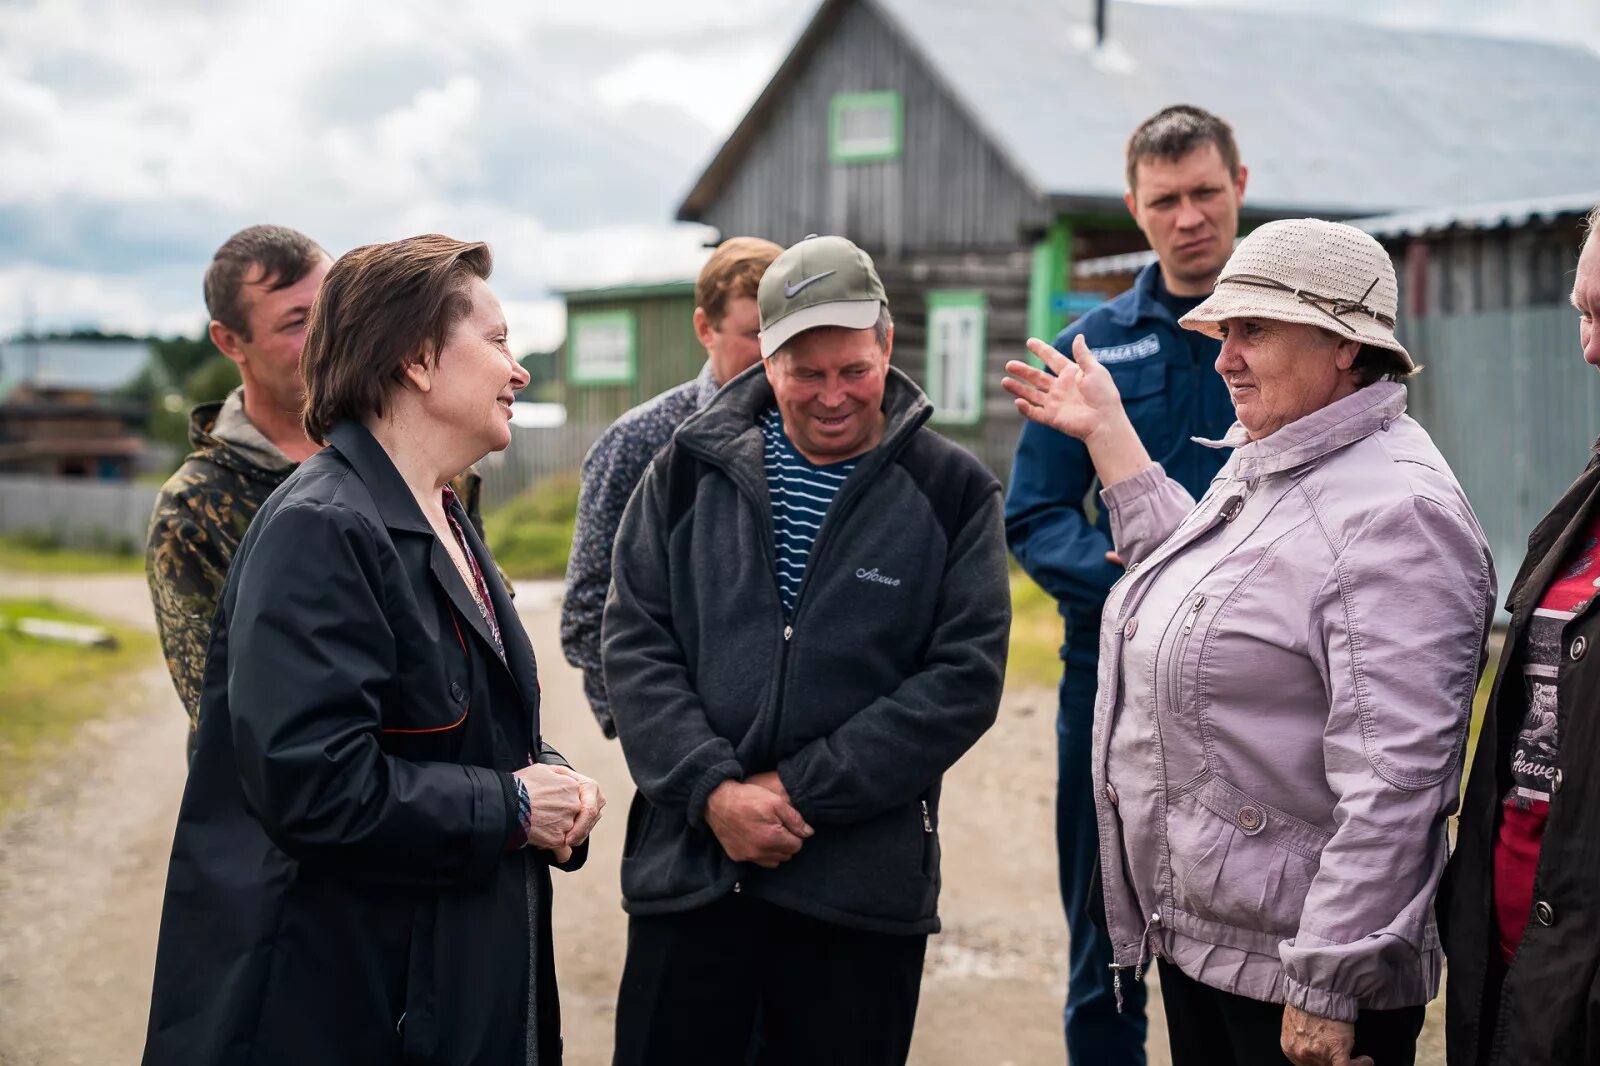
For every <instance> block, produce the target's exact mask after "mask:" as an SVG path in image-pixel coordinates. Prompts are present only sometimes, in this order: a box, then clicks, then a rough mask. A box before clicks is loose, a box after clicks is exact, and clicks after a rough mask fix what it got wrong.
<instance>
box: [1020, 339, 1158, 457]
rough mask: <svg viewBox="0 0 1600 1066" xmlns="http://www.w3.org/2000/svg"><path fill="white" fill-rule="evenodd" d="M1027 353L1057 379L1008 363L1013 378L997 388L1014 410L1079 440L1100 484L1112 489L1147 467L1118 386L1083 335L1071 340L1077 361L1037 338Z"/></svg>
mask: <svg viewBox="0 0 1600 1066" xmlns="http://www.w3.org/2000/svg"><path fill="white" fill-rule="evenodd" d="M1028 351H1030V352H1032V353H1033V354H1034V355H1037V356H1038V357H1039V358H1040V359H1042V360H1044V365H1045V366H1047V367H1049V368H1050V369H1051V370H1053V371H1055V376H1053V377H1052V376H1051V375H1050V374H1046V373H1045V372H1044V371H1043V370H1040V369H1039V368H1038V367H1036V366H1030V365H1028V364H1027V363H1023V362H1018V361H1017V360H1015V359H1013V360H1012V361H1011V362H1009V363H1007V364H1006V373H1008V374H1010V375H1012V376H1011V377H1008V378H1006V379H1005V380H1003V381H1002V382H1001V384H1002V385H1004V386H1005V390H1006V391H1007V392H1009V393H1010V394H1011V395H1013V396H1015V397H1016V398H1017V401H1016V402H1017V410H1018V411H1021V412H1022V415H1023V417H1024V418H1027V419H1028V420H1030V421H1033V422H1038V423H1039V424H1040V425H1043V426H1049V427H1050V428H1051V429H1055V430H1060V431H1061V432H1062V433H1065V434H1067V435H1068V436H1070V437H1076V438H1078V439H1079V440H1081V441H1083V443H1084V444H1085V445H1087V446H1088V448H1089V459H1090V461H1091V462H1093V463H1094V472H1095V474H1096V475H1097V476H1098V477H1099V478H1100V484H1101V485H1103V486H1107V487H1109V486H1111V485H1115V484H1116V483H1117V482H1119V481H1122V480H1123V479H1125V478H1130V477H1132V476H1133V475H1135V474H1137V473H1139V472H1140V471H1141V470H1143V469H1145V467H1147V466H1149V465H1150V461H1151V460H1150V453H1149V452H1147V451H1145V450H1144V444H1143V443H1142V442H1141V441H1140V440H1139V434H1138V433H1137V432H1135V431H1134V428H1133V423H1132V422H1130V421H1128V413H1127V412H1126V411H1124V410H1123V409H1122V396H1121V394H1119V393H1118V392H1117V383H1116V382H1115V381H1112V380H1111V372H1110V371H1109V370H1107V369H1106V368H1105V367H1103V366H1101V365H1100V364H1099V363H1098V362H1096V361H1095V357H1094V354H1093V353H1091V352H1090V351H1089V342H1088V341H1086V340H1084V339H1083V335H1082V334H1081V333H1080V334H1079V335H1078V336H1076V337H1074V338H1072V355H1073V358H1075V359H1076V360H1077V362H1076V363H1074V362H1072V361H1071V360H1068V359H1067V357H1066V356H1064V355H1062V354H1061V353H1060V352H1058V351H1056V350H1055V349H1054V348H1052V347H1050V346H1049V345H1048V344H1046V343H1045V342H1044V341H1042V340H1039V339H1038V338H1037V337H1033V338H1030V339H1029V341H1028Z"/></svg>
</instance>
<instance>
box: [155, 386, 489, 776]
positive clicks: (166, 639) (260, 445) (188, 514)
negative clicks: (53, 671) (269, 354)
mask: <svg viewBox="0 0 1600 1066" xmlns="http://www.w3.org/2000/svg"><path fill="white" fill-rule="evenodd" d="M189 443H190V445H191V446H192V447H193V448H194V451H193V452H191V453H190V454H189V456H188V458H186V459H185V460H184V462H183V465H182V466H180V467H179V468H178V470H177V472H176V473H175V474H173V475H172V476H171V477H170V478H168V479H167V481H166V483H165V484H164V485H162V486H161V491H160V492H159V493H158V494H157V495H156V504H155V510H154V511H153V512H152V513H151V515H150V535H149V539H148V542H147V544H146V547H145V575H146V577H147V578H148V580H149V582H150V598H151V599H152V600H153V601H154V603H155V612H156V629H157V631H158V632H159V633H160V636H161V650H162V653H163V654H164V655H165V656H166V659H167V670H168V672H170V673H171V674H172V683H173V685H174V686H176V687H177V690H178V696H179V697H180V698H181V699H182V700H183V706H184V710H186V711H187V712H188V714H189V742H190V746H191V750H192V748H193V743H194V731H195V727H196V726H197V725H198V723H199V715H200V675H201V671H202V670H203V669H204V667H205V658H206V645H207V643H208V642H209V641H210V639H211V616H212V615H213V614H215V613H216V609H217V600H218V599H219V598H220V597H221V596H222V585H223V582H224V581H226V580H227V577H228V568H229V566H231V565H232V563H233V556H234V553H235V552H236V551H238V550H239V542H240V541H241V540H243V539H244V534H245V530H247V529H248V528H250V521H251V519H253V518H255V515H256V511H258V510H259V509H260V508H261V505H262V504H263V503H265V502H266V500H267V497H268V496H270V495H272V491H273V490H274V489H276V488H277V487H278V486H279V485H281V484H282V483H283V481H284V479H285V478H287V477H288V476H289V475H290V474H291V473H293V472H294V469H295V466H296V464H295V463H293V462H291V461H290V460H289V458H288V457H287V456H286V455H284V454H283V453H282V452H281V451H279V450H278V449H277V447H276V446H274V445H273V443H272V442H271V441H269V440H268V439H267V438H266V436H264V435H263V434H262V432H261V431H260V430H258V429H257V428H256V427H255V425H254V424H253V423H251V421H250V419H249V418H247V417H245V413H244V390H243V389H242V388H236V389H234V390H233V392H232V393H230V394H229V396H228V398H227V399H226V400H224V401H222V402H221V403H207V404H201V405H200V406H198V407H196V408H195V409H194V412H193V413H192V414H191V415H190V417H189ZM451 484H452V487H454V489H455V490H456V495H457V496H459V497H460V499H461V504H462V506H463V507H465V508H466V511H467V515H468V517H469V518H470V519H471V520H472V524H473V526H474V527H475V528H476V529H477V531H478V534H479V536H482V534H483V520H482V516H481V515H480V513H479V503H480V499H479V497H480V496H481V490H482V479H480V478H479V477H478V475H477V474H476V473H474V472H473V471H470V470H469V471H467V472H466V473H464V474H462V475H461V476H460V477H458V478H456V479H455V481H453V482H452V483H451Z"/></svg>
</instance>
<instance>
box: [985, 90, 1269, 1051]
mask: <svg viewBox="0 0 1600 1066" xmlns="http://www.w3.org/2000/svg"><path fill="white" fill-rule="evenodd" d="M1127 159H1128V164H1127V183H1128V189H1127V192H1126V193H1125V194H1124V197H1123V198H1124V200H1125V201H1126V203H1127V205H1128V211H1129V213H1130V214H1132V215H1133V218H1134V221H1135V222H1137V223H1138V225H1139V228H1140V229H1141V230H1143V231H1144V235H1145V237H1146V239H1148V240H1149V242H1150V247H1151V248H1153V249H1155V252H1156V255H1157V258H1158V262H1155V263H1152V264H1151V265H1149V266H1147V267H1145V269H1144V270H1143V271H1142V272H1141V273H1140V274H1139V277H1138V280H1137V281H1135V282H1134V286H1133V288H1132V289H1129V290H1128V291H1127V292H1125V293H1123V294H1122V295H1120V296H1118V297H1117V298H1116V299H1114V300H1111V301H1110V302H1108V303H1106V304H1103V305H1101V306H1099V307H1097V308H1095V309H1094V310H1093V311H1090V312H1089V313H1088V314H1086V315H1084V316H1083V317H1082V318H1080V319H1078V320H1077V321H1076V322H1074V323H1073V324H1072V325H1071V326H1069V327H1068V328H1067V329H1066V330H1064V331H1062V333H1061V335H1060V336H1058V337H1057V338H1056V340H1055V346H1056V348H1057V349H1058V350H1060V351H1061V352H1063V353H1070V352H1071V351H1072V341H1073V338H1074V337H1076V336H1078V335H1079V334H1080V333H1081V334H1082V335H1083V336H1084V339H1085V340H1087V341H1088V343H1089V347H1090V348H1091V349H1093V350H1094V352H1095V357H1096V358H1097V359H1099V360H1100V362H1101V363H1103V364H1105V367H1106V369H1108V370H1110V371H1111V374H1112V376H1113V377H1114V378H1115V379H1116V382H1117V388H1118V390H1119V391H1120V392H1121V394H1122V402H1123V405H1124V406H1125V407H1126V408H1127V411H1128V415H1129V417H1130V418H1131V419H1132V420H1133V425H1134V427H1135V428H1136V429H1137V430H1138V431H1139V436H1140V438H1141V439H1142V440H1143V441H1144V445H1145V447H1146V448H1147V449H1149V451H1150V454H1151V456H1152V457H1154V458H1155V459H1156V460H1157V461H1159V462H1160V463H1161V464H1162V465H1163V466H1165V467H1166V471H1167V473H1168V474H1170V475H1171V476H1172V477H1175V478H1177V479H1178V480H1179V481H1181V482H1182V483H1183V485H1184V487H1185V488H1187V489H1188V490H1189V491H1190V492H1191V493H1193V494H1194V495H1195V497H1196V498H1197V499H1198V498H1199V496H1200V494H1201V493H1202V492H1204V491H1205V488H1206V486H1207V485H1208V484H1210V482H1211V479H1212V477H1213V475H1215V474H1216V472H1217V470H1218V469H1220V468H1221V466H1222V463H1223V461H1224V460H1225V459H1226V458H1227V453H1226V452H1225V451H1222V450H1220V449H1216V450H1214V449H1211V448H1205V447H1201V446H1200V445H1197V444H1194V443H1193V442H1192V441H1191V440H1190V438H1191V437H1196V436H1200V437H1207V438H1212V439H1215V438H1220V437H1221V436H1222V435H1223V434H1224V433H1225V432H1226V431H1227V429H1228V427H1229V426H1231V425H1232V424H1233V405H1232V403H1231V402H1230V401H1229V399H1228V390H1227V388H1226V387H1225V386H1224V385H1223V382H1222V378H1221V376H1220V375H1219V374H1217V372H1216V370H1215V368H1214V367H1213V363H1214V362H1215V361H1216V358H1217V355H1218V352H1219V350H1220V348H1221V345H1220V344H1219V343H1218V342H1217V341H1214V340H1212V339H1210V338H1208V337H1206V336H1204V335H1202V334H1199V333H1194V332H1191V331H1189V330H1185V329H1183V328H1182V327H1180V326H1179V325H1178V318H1179V316H1180V315H1182V314H1184V313H1185V312H1186V311H1188V310H1190V309H1191V308H1193V307H1195V306H1197V305H1198V304H1199V303H1200V302H1201V301H1202V300H1204V299H1205V298H1206V297H1207V296H1210V295H1211V290H1212V288H1213V287H1214V286H1215V285H1216V280H1217V274H1218V273H1219V272H1220V271H1221V270H1222V266H1223V264H1224V263H1226V262H1227V260H1228V256H1229V255H1230V254H1231V253H1232V251H1233V241H1234V237H1235V235H1236V233H1237V231H1238V225H1239V203H1240V200H1241V199H1242V198H1243V196H1244V187H1245V178H1246V171H1245V168H1244V167H1243V166H1242V165H1240V163H1239V149H1238V146H1237V145H1236V144H1235V142H1234V139H1233V131H1232V130H1231V129H1230V128H1229V127H1228V124H1227V123H1225V122H1223V121H1222V120H1221V119H1219V118H1217V117H1216V116H1215V115H1211V114H1208V113H1207V112H1205V111H1202V110H1200V109H1199V108H1194V107H1186V106H1176V107H1169V108H1166V109H1165V110H1163V111H1161V112H1159V113H1158V114H1156V115H1154V116H1152V117H1151V118H1149V119H1147V120H1146V121H1145V122H1144V123H1143V124H1142V125H1140V126H1139V128H1138V129H1137V130H1135V131H1134V133H1133V136H1132V137H1131V138H1129V140H1128V151H1127ZM1098 488H1099V486H1098V485H1097V484H1096V483H1095V476H1094V465H1093V464H1092V463H1091V462H1090V461H1089V453H1088V450H1087V449H1086V448H1085V447H1084V446H1083V444H1082V443H1080V442H1079V441H1076V440H1073V439H1072V438H1070V437H1068V436H1066V435H1064V434H1061V433H1058V432H1056V431H1055V430H1053V429H1049V428H1048V427H1045V426H1042V425H1038V424H1036V423H1032V422H1030V423H1028V424H1027V425H1025V426H1024V427H1023V430H1022V437H1021V439H1020V440H1019V441H1018V442H1017V456H1016V462H1015V464H1014V465H1013V466H1012V470H1011V488H1010V491H1009V493H1008V494H1007V497H1006V508H1005V514H1006V540H1007V542H1008V544H1009V546H1010V548H1011V552H1012V554H1013V555H1015V556H1016V558H1017V561H1018V562H1019V563H1021V564H1022V568H1023V569H1024V570H1026V571H1027V572H1028V575H1029V576H1030V577H1032V578H1033V580H1034V581H1036V582H1038V583H1039V585H1040V586H1041V587H1042V588H1044V590H1045V591H1046V592H1048V593H1050V595H1051V596H1053V597H1055V599H1056V600H1057V602H1058V604H1059V606H1060V610H1061V614H1062V617H1063V618H1064V619H1065V620H1066V640H1065V643H1064V644H1063V645H1062V647H1061V659H1062V663H1063V669H1062V675H1061V706H1060V712H1059V715H1058V717H1057V719H1056V745H1057V759H1058V761H1059V768H1058V773H1059V776H1058V779H1057V783H1056V846H1057V849H1058V852H1059V862H1060V875H1061V901H1062V904H1063V905H1064V906H1065V908H1066V913H1067V925H1068V928H1069V929H1070V931H1071V940H1072V946H1071V972H1070V976H1069V978H1068V981H1067V1003H1066V1009H1065V1011H1064V1013H1063V1021H1064V1026H1065V1029H1066V1041H1067V1056H1068V1058H1069V1059H1070V1060H1071V1061H1072V1062H1075V1063H1078V1062H1094V1063H1105V1064H1110V1066H1122V1064H1138V1066H1143V1063H1144V1061H1145V1055H1144V1037H1145V1015H1144V1000H1145V992H1144V985H1143V984H1142V983H1140V982H1131V983H1126V984H1125V986H1124V990H1123V1000H1124V1005H1123V1010H1122V1012H1121V1013H1118V1010H1117V1004H1116V1002H1115V999H1114V997H1113V994H1112V987H1111V970H1110V965H1111V944H1110V941H1109V940H1108V939H1107V937H1106V933H1105V930H1104V923H1105V918H1104V916H1103V915H1102V914H1099V913H1096V911H1097V910H1098V908H1099V907H1100V899H1099V893H1098V891H1097V890H1096V887H1095V886H1096V885H1097V884H1098V866H1099V851H1098V839H1099V838H1098V835H1097V833H1096V828H1095V812H1094V800H1093V797H1092V795H1091V788H1092V786H1091V784H1090V774H1089V763H1090V734H1091V730H1092V727H1093V718H1094V697H1095V667H1096V663H1097V662H1098V660H1099V635H1100V609H1101V605H1102V604H1103V603H1104V602H1105V597H1106V593H1107V592H1108V591H1109V590H1110V588H1111V586H1112V585H1113V584H1114V583H1115V582H1116V580H1117V579H1118V578H1119V577H1120V576H1121V575H1122V567H1121V566H1120V565H1119V564H1118V563H1117V562H1116V561H1115V560H1114V558H1112V557H1109V554H1110V552H1111V532H1110V522H1109V520H1108V518H1107V516H1106V514H1105V513H1104V512H1103V511H1100V510H1099V508H1098V507H1097V508H1096V509H1095V513H1094V516H1093V517H1092V518H1091V517H1090V514H1089V512H1088V511H1086V509H1085V500H1086V499H1087V498H1088V497H1089V493H1090V491H1091V490H1095V491H1098Z"/></svg>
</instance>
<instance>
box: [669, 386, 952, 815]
mask: <svg viewBox="0 0 1600 1066" xmlns="http://www.w3.org/2000/svg"><path fill="white" fill-rule="evenodd" d="M927 420H928V419H927V417H926V416H924V417H921V418H914V419H913V420H912V423H911V424H910V426H909V427H908V428H906V429H903V430H902V431H900V432H899V433H897V434H896V436H895V437H894V438H893V439H892V440H890V439H885V440H882V441H879V443H878V447H879V448H880V449H881V448H884V447H885V446H892V448H893V454H885V455H884V456H883V457H882V458H881V459H880V460H879V465H882V464H883V463H888V462H891V461H892V460H893V458H894V456H895V455H898V454H899V453H900V450H901V448H903V447H904V446H905V442H906V441H907V440H909V439H910V437H911V434H912V433H915V432H916V431H917V430H919V429H921V428H922V425H923V423H925V422H926V421H927ZM686 448H687V450H688V452H689V453H690V454H691V455H695V456H698V457H699V458H701V459H703V460H704V461H706V462H708V463H710V464H711V465H712V466H715V467H716V468H717V469H718V470H721V471H722V472H723V473H725V474H727V475H728V477H729V479H730V480H731V481H732V482H733V484H734V487H735V488H736V489H737V490H738V492H739V495H741V496H743V497H744V500H745V504H746V505H747V506H748V507H749V508H750V509H751V510H752V511H755V512H756V517H757V518H758V519H759V521H757V522H756V526H757V528H759V529H760V530H761V536H762V540H763V541H764V542H765V544H764V547H765V549H766V556H767V570H768V572H769V573H770V574H771V575H772V588H773V592H774V594H775V595H776V596H777V598H778V609H779V610H780V611H782V610H783V585H782V583H781V582H780V581H779V580H778V550H777V534H776V533H775V532H774V531H773V528H772V504H771V501H770V500H769V501H768V503H767V507H766V509H765V511H763V509H762V507H761V503H760V496H759V494H758V493H757V492H756V491H755V490H754V489H752V488H751V487H750V486H749V484H748V482H747V479H746V478H745V477H744V476H743V475H742V473H741V472H740V471H739V470H738V468H736V467H735V466H734V465H733V464H731V463H727V462H724V461H723V460H722V458H721V457H720V456H715V455H712V454H711V453H710V452H708V451H706V450H704V449H702V448H697V447H695V446H693V445H686ZM868 454H871V453H868ZM859 469H860V468H859V467H857V470H859ZM865 484H866V482H865V481H861V480H855V481H853V483H847V484H846V485H845V486H844V490H848V492H847V494H844V495H841V496H837V497H835V500H834V502H835V503H837V504H838V509H837V511H836V509H835V507H834V506H832V505H830V506H829V507H828V513H827V514H825V515H824V516H823V519H822V528H820V529H818V530H817V539H816V540H815V541H813V542H812V545H811V557H810V558H809V559H808V560H807V561H806V573H805V577H804V578H802V579H801V581H800V588H799V589H797V590H796V591H795V595H794V609H793V610H791V611H788V612H787V613H786V614H785V617H784V621H783V647H782V649H781V650H780V651H779V654H778V682H777V693H776V695H775V696H774V698H773V702H772V721H771V722H770V723H769V724H768V726H767V737H766V741H767V743H766V748H767V754H769V755H770V754H772V752H773V749H774V748H775V747H776V745H777V739H778V729H779V726H780V725H781V724H782V722H783V704H784V693H785V692H786V691H787V690H788V687H789V644H790V642H791V641H793V639H794V633H795V627H796V626H797V625H798V623H799V621H800V608H801V605H802V604H803V603H804V602H805V594H806V589H807V588H808V587H810V585H811V575H812V574H813V573H814V572H815V571H816V563H817V562H818V561H820V560H821V558H822V553H823V548H824V547H825V546H826V544H827V543H828V542H829V541H830V540H831V538H830V537H829V534H830V533H831V532H832V531H833V527H834V526H836V525H838V524H839V523H841V522H843V521H844V519H845V517H846V516H845V514H844V509H845V508H846V507H849V506H853V505H854V503H855V501H856V499H857V498H859V497H860V495H861V494H862V492H863V491H865V490H864V489H863V488H862V486H863V485H865ZM929 832H932V829H931V828H930V829H929Z"/></svg>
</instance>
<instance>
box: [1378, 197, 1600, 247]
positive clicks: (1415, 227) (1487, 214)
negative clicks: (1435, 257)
mask: <svg viewBox="0 0 1600 1066" xmlns="http://www.w3.org/2000/svg"><path fill="white" fill-rule="evenodd" d="M1597 204H1600V192H1586V193H1577V194H1575V195H1571V196H1545V197H1540V198H1538V199H1534V200H1503V201H1501V202H1499V203H1493V204H1471V205H1468V206H1466V207H1438V208H1429V209H1425V210H1422V211H1403V212H1401V213H1399V214H1394V215H1378V216H1375V217H1373V218H1357V219H1351V221H1350V224H1351V225H1353V226H1360V227H1361V228H1362V229H1364V230H1366V231H1367V232H1368V233H1370V234H1372V235H1373V236H1374V237H1377V238H1378V239H1379V240H1388V239H1390V238H1393V237H1425V236H1427V235H1428V234H1430V233H1443V232H1445V231H1446V230H1486V229H1502V228H1510V229H1516V228H1519V227H1521V226H1526V225H1528V224H1529V223H1530V222H1558V221H1560V220H1561V219H1563V218H1576V217H1577V216H1579V215H1587V214H1588V213H1589V212H1590V211H1592V210H1594V208H1595V206H1596V205H1597Z"/></svg>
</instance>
